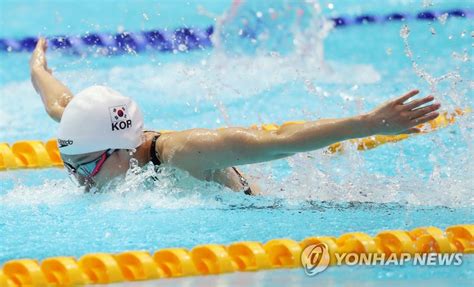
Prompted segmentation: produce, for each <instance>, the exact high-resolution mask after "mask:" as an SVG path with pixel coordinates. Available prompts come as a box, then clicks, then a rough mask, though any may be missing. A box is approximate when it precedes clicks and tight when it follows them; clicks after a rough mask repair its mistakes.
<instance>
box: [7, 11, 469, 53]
mask: <svg viewBox="0 0 474 287" xmlns="http://www.w3.org/2000/svg"><path fill="white" fill-rule="evenodd" d="M442 15H446V17H447V18H446V19H449V18H473V17H474V10H469V9H450V10H445V11H433V10H424V11H420V12H418V13H414V14H410V13H398V12H394V13H389V14H385V15H375V14H361V15H357V16H339V17H331V18H329V20H330V21H332V22H334V26H335V28H343V27H348V26H358V25H366V24H382V23H391V22H401V21H411V20H420V21H436V20H437V19H438V17H440V16H442ZM213 32H214V27H213V26H209V27H207V28H204V29H201V28H188V27H181V28H177V29H175V30H172V31H171V30H167V29H156V30H150V31H142V32H122V33H117V34H110V33H87V34H84V35H80V36H66V35H59V36H52V37H48V45H49V47H51V49H52V50H60V51H68V52H70V53H71V54H76V55H82V54H84V53H85V52H93V53H95V54H96V55H103V56H107V55H120V54H124V53H132V54H133V53H140V52H144V51H147V50H153V51H159V52H164V53H182V52H188V51H192V50H204V49H207V48H210V47H211V46H212V42H211V39H210V37H211V35H212V33H213ZM254 34H255V33H251V31H244V32H243V33H242V38H246V37H248V35H254ZM37 41H38V38H37V37H33V36H29V37H24V38H22V39H15V38H0V52H4V53H19V52H31V51H33V49H34V48H35V46H36V43H37Z"/></svg>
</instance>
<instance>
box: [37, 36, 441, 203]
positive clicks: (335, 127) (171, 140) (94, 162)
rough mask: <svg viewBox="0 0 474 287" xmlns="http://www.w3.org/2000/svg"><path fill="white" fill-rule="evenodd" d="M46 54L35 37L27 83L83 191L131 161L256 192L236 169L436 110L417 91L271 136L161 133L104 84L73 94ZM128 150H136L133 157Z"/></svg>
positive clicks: (243, 131) (402, 127)
mask: <svg viewBox="0 0 474 287" xmlns="http://www.w3.org/2000/svg"><path fill="white" fill-rule="evenodd" d="M46 49H47V42H46V40H45V39H44V38H40V39H39V40H38V43H37V45H36V48H35V50H34V52H33V54H32V57H31V60H30V70H31V81H32V83H33V86H34V88H35V90H36V91H37V92H38V93H39V94H40V96H41V99H42V100H43V104H44V107H45V109H46V112H47V113H48V115H49V116H50V117H51V118H52V119H54V120H55V121H57V122H59V132H58V146H59V151H60V154H61V157H62V159H63V161H64V166H65V167H66V169H67V170H68V171H69V173H70V174H71V175H72V176H73V177H75V178H76V179H77V181H78V182H79V183H80V184H81V185H83V186H85V187H86V189H90V188H92V187H94V186H95V187H98V188H100V187H101V186H103V185H104V184H106V183H107V182H109V181H110V180H111V179H113V178H116V177H119V176H123V175H124V174H125V172H126V171H127V170H128V168H129V163H130V159H131V158H132V157H133V158H135V159H136V160H137V161H138V164H139V165H140V166H144V165H146V164H148V163H149V162H152V163H153V164H154V165H155V166H157V167H158V166H171V167H174V168H178V169H181V170H184V171H186V172H188V173H189V174H190V175H191V176H193V177H195V178H197V179H200V180H205V181H214V182H217V183H219V184H222V185H224V186H226V187H228V188H230V189H232V190H234V191H242V192H245V193H246V194H258V193H259V189H258V187H257V186H256V185H254V184H252V183H249V182H248V181H247V180H246V179H245V177H244V176H243V175H242V173H241V172H240V171H239V170H238V169H237V168H236V166H241V165H247V164H253V163H260V162H266V161H271V160H276V159H281V158H285V157H289V156H292V155H294V154H297V153H302V152H309V151H313V150H317V149H320V148H323V147H326V146H329V145H331V144H333V143H335V142H339V141H344V140H347V139H352V138H362V137H367V136H371V135H375V134H385V135H394V134H400V133H418V132H420V130H419V129H418V128H417V127H416V126H417V125H419V124H423V123H426V122H428V121H430V120H433V119H435V118H436V117H437V116H438V112H437V110H438V109H439V108H440V104H439V103H433V100H434V97H433V96H427V97H424V98H421V99H417V100H413V99H412V97H414V96H415V95H417V94H418V93H419V91H417V90H413V91H410V92H408V93H406V94H405V95H403V96H401V97H399V98H396V99H393V100H391V101H388V102H386V103H385V104H382V105H381V106H379V107H378V108H376V109H374V110H373V111H371V112H368V113H365V114H361V115H357V116H354V117H348V118H341V119H324V120H318V121H308V122H305V123H303V124H297V125H287V126H283V127H281V128H279V129H278V130H276V131H262V130H255V129H248V128H239V127H234V128H225V129H219V130H209V129H190V130H185V131H176V132H170V133H163V134H160V133H159V132H155V131H146V130H143V117H142V114H141V112H140V109H139V107H138V106H137V104H136V103H135V102H134V101H133V100H132V99H130V98H128V97H125V96H123V95H121V94H120V93H119V92H117V91H115V90H113V89H111V88H109V87H104V86H92V87H89V88H86V89H85V90H83V91H81V92H79V93H78V94H76V95H75V96H73V93H72V92H71V91H70V90H69V89H68V88H67V87H66V86H65V85H64V84H63V83H61V82H60V81H59V80H58V79H56V78H55V77H54V76H53V74H52V70H51V69H49V68H48V65H47V61H46ZM410 99H412V100H410ZM409 100H410V101H409ZM130 150H135V152H134V153H133V155H131V152H130Z"/></svg>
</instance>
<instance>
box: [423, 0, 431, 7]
mask: <svg viewBox="0 0 474 287" xmlns="http://www.w3.org/2000/svg"><path fill="white" fill-rule="evenodd" d="M422 6H423V8H428V7H431V6H433V0H423V3H422Z"/></svg>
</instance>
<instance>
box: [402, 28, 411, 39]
mask: <svg viewBox="0 0 474 287" xmlns="http://www.w3.org/2000/svg"><path fill="white" fill-rule="evenodd" d="M408 36H410V28H408V25H403V26H402V28H401V29H400V37H402V38H403V39H408Z"/></svg>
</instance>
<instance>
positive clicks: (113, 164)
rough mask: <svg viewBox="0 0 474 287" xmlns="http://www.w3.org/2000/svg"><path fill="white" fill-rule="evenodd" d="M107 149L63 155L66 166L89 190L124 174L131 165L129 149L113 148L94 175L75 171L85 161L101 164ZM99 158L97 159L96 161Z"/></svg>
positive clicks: (92, 164) (93, 164) (91, 164)
mask: <svg viewBox="0 0 474 287" xmlns="http://www.w3.org/2000/svg"><path fill="white" fill-rule="evenodd" d="M105 155H106V151H99V152H93V153H86V154H80V155H65V154H62V155H61V157H62V159H63V161H64V162H65V166H66V168H68V169H69V170H70V171H69V172H71V167H72V172H71V174H72V176H74V177H75V178H76V179H77V181H78V182H79V184H80V185H83V186H85V187H86V189H87V190H89V189H90V188H92V187H97V188H100V187H102V186H103V185H104V184H106V183H107V182H109V181H110V180H111V179H113V178H115V177H118V176H121V175H124V174H125V173H126V171H127V170H128V167H129V162H130V157H131V156H130V154H129V152H128V151H127V150H113V151H110V153H109V154H108V156H107V158H106V159H105V161H103V163H102V165H101V166H100V170H99V172H98V173H97V174H95V175H94V176H85V175H83V173H82V172H80V171H79V172H74V169H76V168H77V167H79V166H80V165H84V164H85V163H89V164H88V166H89V165H90V166H92V168H93V167H95V166H96V165H100V159H101V158H102V157H104V158H105ZM96 160H97V161H96ZM68 166H69V167H68Z"/></svg>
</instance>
